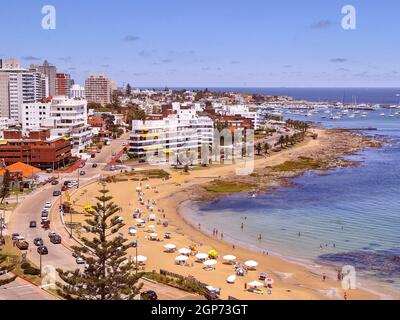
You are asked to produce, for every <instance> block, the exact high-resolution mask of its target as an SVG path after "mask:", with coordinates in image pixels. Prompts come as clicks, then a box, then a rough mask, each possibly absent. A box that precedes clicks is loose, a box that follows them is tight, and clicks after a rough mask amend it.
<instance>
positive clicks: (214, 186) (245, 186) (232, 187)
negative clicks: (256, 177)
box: [205, 180, 256, 193]
mask: <svg viewBox="0 0 400 320" xmlns="http://www.w3.org/2000/svg"><path fill="white" fill-rule="evenodd" d="M255 187H256V185H254V184H251V183H242V182H230V181H222V180H214V181H213V182H212V183H211V184H210V185H208V186H206V187H205V189H206V190H207V191H210V192H217V193H233V192H243V191H247V190H251V189H253V188H255Z"/></svg>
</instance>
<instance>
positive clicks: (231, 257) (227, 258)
mask: <svg viewBox="0 0 400 320" xmlns="http://www.w3.org/2000/svg"><path fill="white" fill-rule="evenodd" d="M223 259H224V260H226V261H234V260H236V257H235V256H233V255H231V254H228V255H226V256H224V257H223Z"/></svg>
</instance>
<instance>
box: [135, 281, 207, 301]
mask: <svg viewBox="0 0 400 320" xmlns="http://www.w3.org/2000/svg"><path fill="white" fill-rule="evenodd" d="M141 282H143V288H142V291H144V290H153V291H155V292H156V293H157V297H158V299H159V300H205V298H204V297H203V296H200V295H198V294H193V293H189V292H186V291H182V290H179V289H177V288H174V287H171V286H167V285H165V284H161V283H153V282H150V281H147V280H145V279H142V280H141Z"/></svg>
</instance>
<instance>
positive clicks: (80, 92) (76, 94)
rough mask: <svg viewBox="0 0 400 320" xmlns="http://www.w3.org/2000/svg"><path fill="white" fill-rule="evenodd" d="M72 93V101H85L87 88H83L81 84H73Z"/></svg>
mask: <svg viewBox="0 0 400 320" xmlns="http://www.w3.org/2000/svg"><path fill="white" fill-rule="evenodd" d="M70 92H71V94H70V95H71V98H72V99H75V98H77V99H85V87H82V86H81V85H79V84H73V85H72V86H71V90H70Z"/></svg>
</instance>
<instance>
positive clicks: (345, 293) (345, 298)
mask: <svg viewBox="0 0 400 320" xmlns="http://www.w3.org/2000/svg"><path fill="white" fill-rule="evenodd" d="M343 298H344V300H347V292H346V291H345V292H344V294H343Z"/></svg>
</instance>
